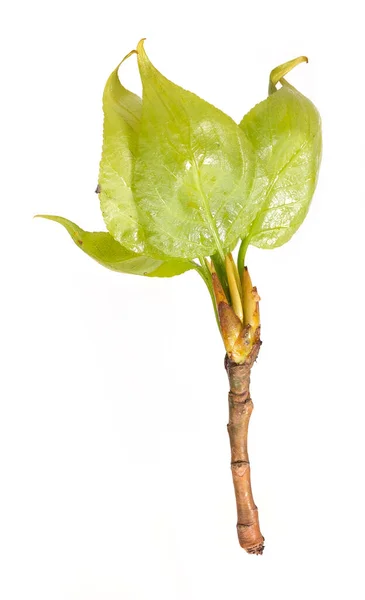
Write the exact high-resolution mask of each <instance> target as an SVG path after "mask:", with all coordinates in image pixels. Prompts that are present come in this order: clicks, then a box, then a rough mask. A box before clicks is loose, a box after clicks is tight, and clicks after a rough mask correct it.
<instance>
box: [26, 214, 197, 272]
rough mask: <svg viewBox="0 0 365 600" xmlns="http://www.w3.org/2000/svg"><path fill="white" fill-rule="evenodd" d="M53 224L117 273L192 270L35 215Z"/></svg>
mask: <svg viewBox="0 0 365 600" xmlns="http://www.w3.org/2000/svg"><path fill="white" fill-rule="evenodd" d="M37 216H38V217H43V218H44V219H49V220H51V221H56V222H57V223H60V224H61V225H63V227H65V229H66V230H67V231H68V233H69V234H70V236H71V238H72V239H73V241H74V242H75V244H76V246H78V248H81V250H82V251H83V252H85V254H87V255H88V256H91V258H93V259H94V260H96V261H97V262H98V263H100V264H101V265H103V267H107V268H108V269H111V270H112V271H118V273H130V274H133V275H147V276H148V277H173V276H174V275H180V274H181V273H184V272H185V271H189V270H190V269H193V268H195V265H194V263H193V262H190V261H187V260H185V261H184V260H173V259H172V260H168V261H162V260H156V259H154V258H150V257H148V256H142V255H139V254H136V253H135V252H131V251H130V250H127V249H126V248H124V247H123V246H122V245H121V244H119V242H117V241H116V240H115V239H114V238H113V237H112V236H111V235H110V234H109V233H107V232H104V231H98V232H91V231H84V230H83V229H81V227H78V225H76V224H75V223H73V222H72V221H69V220H68V219H65V218H63V217H57V216H53V215H37Z"/></svg>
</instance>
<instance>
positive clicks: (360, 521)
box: [0, 0, 365, 600]
mask: <svg viewBox="0 0 365 600" xmlns="http://www.w3.org/2000/svg"><path fill="white" fill-rule="evenodd" d="M4 9H5V10H4ZM4 9H3V10H4V14H3V15H2V17H1V23H2V32H1V45H2V48H1V61H2V67H1V83H2V93H1V103H2V107H1V113H0V116H1V144H2V152H3V154H2V158H1V165H2V175H1V199H2V204H1V206H2V209H1V210H2V212H1V214H2V224H1V236H0V240H1V263H2V267H1V280H2V283H3V286H2V292H1V302H2V309H1V319H2V325H1V343H2V346H3V358H2V361H1V366H2V376H1V384H0V385H1V387H2V392H1V420H0V477H1V479H0V486H1V496H0V569H1V572H2V574H1V578H0V596H1V598H2V599H3V600H32V599H33V598H34V599H37V600H66V599H67V600H69V599H70V600H117V599H118V600H119V599H123V600H151V599H155V598H156V599H158V600H198V599H199V600H201V599H205V598H212V599H222V598H224V599H225V598H246V599H251V598H255V599H259V600H264V599H265V600H266V599H267V598H275V599H276V598H280V599H282V600H289V599H290V600H292V599H296V600H301V599H307V598H311V599H322V598H331V599H333V598H351V599H352V600H357V599H362V598H364V597H365V585H364V581H363V575H362V572H363V565H364V552H363V537H364V511H365V508H364V505H365V497H364V496H365V495H364V485H363V480H364V434H363V430H364V416H365V415H364V334H365V332H364V303H365V297H364V292H363V280H364V240H363V227H364V218H365V213H364V172H365V166H364V163H365V155H364V138H365V117H364V115H365V112H364V92H365V89H364V59H365V52H364V28H363V23H364V20H363V17H362V15H361V3H360V2H354V1H351V0H350V1H347V2H341V3H339V2H332V3H327V2H320V1H319V0H317V1H316V2H305V3H300V2H293V1H290V2H285V1H283V0H278V1H276V2H237V3H236V2H233V1H232V0H225V2H219V3H216V4H214V3H213V2H207V1H201V2H199V0H194V1H186V2H184V3H175V2H163V1H162V0H154V1H150V2H148V1H147V0H140V1H139V2H123V1H119V2H114V1H108V0H103V2H101V1H100V2H80V1H77V0H74V1H72V2H70V1H68V0H65V1H64V2H62V3H54V2H41V1H39V0H38V1H37V0H34V1H33V2H12V3H10V2H8V3H7V5H5V7H4ZM141 37H147V42H146V49H147V52H148V53H149V55H150V57H151V59H152V60H153V62H154V63H155V65H156V66H157V67H158V68H159V69H160V70H161V71H162V72H163V73H164V74H165V75H166V76H167V77H169V78H171V79H172V80H173V81H175V82H176V83H179V84H180V85H182V86H184V87H186V88H188V89H191V90H193V91H195V92H196V93H198V94H199V95H200V96H202V97H203V98H205V99H206V100H209V101H210V102H212V103H213V104H215V105H217V106H219V107H220V108H222V109H223V110H225V111H226V112H227V113H229V114H230V115H231V116H232V117H234V118H235V119H237V120H239V119H240V118H241V116H242V115H243V114H244V113H245V112H247V110H249V109H250V108H251V106H252V105H254V104H255V103H256V102H258V101H260V100H261V99H263V98H264V97H265V94H266V89H267V82H268V74H269V71H270V70H271V68H273V67H274V66H276V65H277V64H280V63H282V62H284V61H286V60H289V59H291V58H293V57H295V56H298V55H300V54H307V55H308V56H309V59H310V62H309V64H308V65H301V66H300V67H298V68H297V69H296V70H295V72H293V73H292V75H291V76H290V80H291V81H292V82H293V83H294V85H296V86H297V87H299V88H300V90H301V91H303V93H305V94H306V95H307V96H309V97H310V98H311V99H312V100H313V101H314V102H315V104H316V105H317V106H318V108H319V110H320V112H321V114H322V118H323V136H324V153H323V162H322V170H321V177H320V182H319V185H318V188H317V192H316V195H315V198H314V201H313V205H312V208H311V210H310V213H309V216H308V218H307V220H306V222H305V224H304V225H303V227H302V228H301V229H300V231H299V232H298V233H297V234H296V236H295V237H294V238H293V240H292V241H291V242H290V243H289V244H288V245H286V246H284V247H282V248H280V249H278V250H275V251H271V252H268V251H260V250H256V249H250V250H249V253H248V255H247V259H248V264H249V267H250V270H251V274H252V277H253V280H254V284H256V285H257V286H258V289H259V292H260V295H261V297H262V303H261V313H262V323H263V326H262V337H263V341H264V344H263V347H262V350H261V354H260V357H259V361H258V363H257V365H255V368H254V371H253V383H252V392H253V399H254V402H255V407H256V408H255V412H254V415H253V418H252V421H251V428H250V440H249V442H250V444H249V446H250V457H251V463H252V469H253V486H254V496H255V500H256V503H257V504H258V506H259V509H260V515H261V524H262V530H263V533H264V535H265V538H266V549H265V553H264V555H263V556H262V557H256V556H249V555H247V554H246V553H245V552H244V551H243V550H241V549H240V548H239V546H238V542H237V539H236V531H235V522H236V515H235V502H234V495H233V487H232V482H231V474H230V469H229V443H228V436H227V432H226V421H227V381H226V374H225V372H224V369H223V356H224V350H223V345H222V342H221V340H220V338H219V335H218V332H217V330H216V326H215V323H214V317H213V312H212V308H211V305H210V299H209V296H208V293H207V291H206V289H205V288H204V286H203V284H202V281H201V280H200V278H199V277H198V275H196V274H195V273H188V274H186V275H183V276H181V277H178V278H175V279H172V280H149V279H144V278H138V277H133V276H124V275H119V274H115V273H112V272H110V271H107V270H105V269H102V267H100V266H99V265H98V264H97V263H94V262H93V261H91V260H90V259H89V258H88V257H87V256H85V255H84V254H83V253H82V252H79V251H78V250H77V248H76V247H75V246H74V245H73V244H72V242H71V240H70V239H69V237H68V235H67V233H66V232H65V231H64V230H62V229H61V227H60V226H58V225H57V224H55V223H50V222H45V221H41V220H35V221H33V220H32V216H33V214H35V213H38V212H47V213H54V214H61V215H64V216H66V217H68V218H70V219H72V220H74V221H75V222H77V223H78V224H80V225H81V226H82V227H84V228H85V229H91V230H98V229H102V228H103V223H102V220H101V215H100V212H99V207H98V199H97V196H96V195H95V194H94V189H95V186H96V183H97V173H98V162H99V157H100V150H101V132H102V111H101V95H102V91H103V86H104V83H105V81H106V78H107V76H108V75H109V73H110V72H111V71H112V70H113V68H114V67H115V66H116V65H117V63H118V61H120V59H121V58H122V57H123V56H124V55H125V54H126V53H127V52H128V51H129V50H131V49H132V48H134V47H135V46H136V44H137V42H138V40H139V39H140V38H141ZM136 72H137V70H136V65H135V63H134V61H133V59H131V60H130V61H129V64H128V65H126V66H125V71H124V73H125V81H126V82H127V84H129V85H130V86H132V88H133V89H135V90H138V89H139V84H138V77H137V74H136Z"/></svg>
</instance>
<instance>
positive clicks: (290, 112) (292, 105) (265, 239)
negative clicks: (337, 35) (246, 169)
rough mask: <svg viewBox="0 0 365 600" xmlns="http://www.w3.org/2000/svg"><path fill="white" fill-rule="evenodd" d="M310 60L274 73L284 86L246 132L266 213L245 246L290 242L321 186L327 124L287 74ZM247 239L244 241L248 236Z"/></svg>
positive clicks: (245, 124)
mask: <svg viewBox="0 0 365 600" xmlns="http://www.w3.org/2000/svg"><path fill="white" fill-rule="evenodd" d="M304 59H305V57H300V59H295V60H294V61H290V62H289V63H286V64H285V65H281V66H280V67H277V69H274V71H273V72H272V74H273V76H274V81H275V83H276V82H277V81H278V79H277V78H278V77H280V81H281V83H282V87H281V89H280V90H278V91H276V89H275V87H274V81H273V79H271V88H270V89H272V91H273V93H272V95H270V96H269V97H268V98H267V99H266V100H264V101H263V102H261V103H260V104H258V105H257V106H255V107H254V108H253V109H252V110H251V111H250V112H249V113H248V114H247V115H246V116H245V117H244V118H243V120H242V121H241V123H240V127H241V128H242V130H243V131H244V132H245V134H246V135H247V137H248V139H249V140H250V141H251V143H252V145H253V147H254V149H255V152H256V154H257V159H258V170H259V172H260V178H259V179H258V186H259V187H255V189H254V191H253V195H254V196H261V199H262V200H261V205H260V209H259V211H258V213H257V215H256V217H255V219H254V221H253V223H252V224H251V227H250V229H249V232H248V234H247V236H246V239H245V241H244V244H245V246H246V247H247V245H248V244H253V245H254V246H258V247H259V248H275V247H277V246H281V245H282V244H284V243H285V242H287V241H288V240H289V239H290V238H291V237H292V235H293V234H294V233H295V232H296V231H297V229H298V227H299V226H300V225H301V223H302V222H303V220H304V218H305V216H306V214H307V212H308V208H309V205H310V202H311V200H312V196H313V193H314V190H315V187H316V184H317V177H318V171H319V166H320V160H321V151H322V136H321V120H320V116H319V113H318V111H317V109H316V108H315V106H314V105H313V104H312V102H311V101H310V100H308V98H306V97H305V96H303V95H302V94H301V93H300V92H298V91H297V90H296V89H295V88H293V87H292V86H291V85H290V84H289V83H287V82H286V81H285V80H284V79H281V77H282V75H283V74H285V73H287V72H288V71H289V70H290V68H292V67H293V66H295V64H298V62H303V60H304ZM242 237H244V236H242Z"/></svg>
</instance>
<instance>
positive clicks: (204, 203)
mask: <svg viewBox="0 0 365 600" xmlns="http://www.w3.org/2000/svg"><path fill="white" fill-rule="evenodd" d="M137 52H138V65H139V69H140V74H141V79H142V84H143V104H142V117H141V124H140V130H139V138H138V151H137V160H136V164H135V173H134V179H133V187H132V189H133V191H134V200H135V203H136V206H137V210H138V221H139V222H140V223H141V225H142V228H143V231H144V234H145V244H146V246H145V248H146V251H147V252H148V254H150V255H154V256H174V257H184V258H194V257H197V256H201V255H203V256H207V255H211V254H214V253H216V252H218V253H219V254H220V256H221V258H222V259H224V254H225V251H224V250H225V249H227V248H230V247H233V246H234V245H235V243H236V242H237V239H238V238H239V236H240V235H241V234H242V232H244V231H246V230H247V228H248V226H249V224H250V222H251V221H252V218H253V216H254V215H255V212H256V207H255V205H254V203H253V202H250V201H249V195H250V190H251V186H252V184H253V178H254V171H255V164H254V157H253V153H252V147H251V144H250V143H249V142H248V140H247V138H246V136H245V134H244V133H243V131H242V130H241V129H240V128H239V127H238V125H237V124H236V123H234V121H233V120H232V119H231V118H230V117H228V116H227V115H225V114H224V113H222V112H221V111H220V110H218V109H217V108H215V107H214V106H212V105H211V104H208V103H207V102H205V101H204V100H201V99H200V98H198V96H196V95H195V94H192V93H191V92H188V91H186V90H184V89H182V88H181V87H179V86H177V85H175V84H174V83H172V82H171V81H169V80H168V79H166V78H165V77H164V76H163V75H161V73H159V71H157V70H156V69H155V67H154V66H153V65H152V64H151V62H150V61H149V59H148V57H147V55H146V52H145V50H144V47H143V41H142V42H140V43H139V45H138V49H137Z"/></svg>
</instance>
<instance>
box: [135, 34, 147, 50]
mask: <svg viewBox="0 0 365 600" xmlns="http://www.w3.org/2000/svg"><path fill="white" fill-rule="evenodd" d="M146 39H147V38H142V39H141V40H139V42H138V44H137V50H136V53H137V54H140V53H141V54H145V53H146V52H145V49H144V43H145V41H146Z"/></svg>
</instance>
